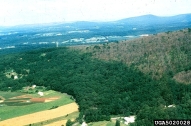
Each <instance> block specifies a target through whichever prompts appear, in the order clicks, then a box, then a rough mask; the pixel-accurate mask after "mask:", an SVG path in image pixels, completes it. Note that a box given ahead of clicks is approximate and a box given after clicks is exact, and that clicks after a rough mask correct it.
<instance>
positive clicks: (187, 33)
mask: <svg viewBox="0 0 191 126" xmlns="http://www.w3.org/2000/svg"><path fill="white" fill-rule="evenodd" d="M190 43H191V29H184V30H179V31H174V32H165V33H158V34H154V35H149V36H148V37H141V38H138V39H133V40H127V41H120V42H117V43H105V44H100V45H95V46H87V47H83V46H82V47H80V48H78V47H76V48H77V49H80V50H83V51H84V52H85V53H92V57H94V58H98V59H102V60H115V61H119V62H122V63H125V64H127V65H128V66H130V65H133V66H136V67H137V68H138V69H139V70H141V71H142V72H143V73H145V74H148V75H150V76H151V77H152V78H161V77H163V76H168V77H174V76H175V79H177V80H179V81H180V80H181V79H180V78H179V77H180V76H178V75H177V74H180V73H182V72H183V71H185V72H186V71H188V72H189V70H191V45H190ZM188 72H187V73H188ZM188 81H189V82H190V80H189V79H187V80H182V81H181V82H185V83H187V82H188Z"/></svg>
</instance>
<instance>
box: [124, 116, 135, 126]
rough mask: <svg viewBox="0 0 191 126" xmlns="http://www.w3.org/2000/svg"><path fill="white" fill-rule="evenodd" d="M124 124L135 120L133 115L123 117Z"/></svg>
mask: <svg viewBox="0 0 191 126" xmlns="http://www.w3.org/2000/svg"><path fill="white" fill-rule="evenodd" d="M124 120H125V124H126V125H128V124H129V123H134V122H135V116H129V117H124Z"/></svg>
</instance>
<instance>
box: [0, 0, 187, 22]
mask: <svg viewBox="0 0 191 126" xmlns="http://www.w3.org/2000/svg"><path fill="white" fill-rule="evenodd" d="M0 5H1V7H0V26H9V25H20V24H34V23H49V22H69V21H82V20H83V21H109V20H117V19H122V18H127V17H134V16H139V15H145V14H154V15H158V16H170V15H177V14H184V13H191V0H0Z"/></svg>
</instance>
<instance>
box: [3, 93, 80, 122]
mask: <svg viewBox="0 0 191 126" xmlns="http://www.w3.org/2000/svg"><path fill="white" fill-rule="evenodd" d="M0 101H1V102H0V119H1V121H0V125H7V124H11V123H13V122H14V124H15V122H18V120H19V119H20V120H22V121H20V122H23V124H21V125H27V124H31V123H37V122H41V121H45V120H51V119H54V118H59V117H62V116H66V115H67V114H70V113H73V112H78V105H77V104H76V103H75V102H74V100H72V99H71V96H69V95H67V94H63V93H60V92H56V91H53V90H49V91H44V92H43V96H40V95H39V94H37V93H34V94H27V93H21V92H0ZM35 114H38V116H37V115H35ZM39 115H41V116H39ZM45 115H46V116H45ZM35 117H37V119H36V120H35ZM41 117H42V118H41ZM76 117H77V116H75V118H76ZM29 118H30V119H29ZM24 120H27V121H24ZM18 125H20V124H18Z"/></svg>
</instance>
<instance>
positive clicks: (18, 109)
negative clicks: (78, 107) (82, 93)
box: [0, 90, 74, 120]
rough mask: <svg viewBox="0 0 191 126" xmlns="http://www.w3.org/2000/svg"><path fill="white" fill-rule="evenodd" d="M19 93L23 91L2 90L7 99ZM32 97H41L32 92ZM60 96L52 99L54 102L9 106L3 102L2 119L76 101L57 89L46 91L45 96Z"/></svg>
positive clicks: (0, 113)
mask: <svg viewBox="0 0 191 126" xmlns="http://www.w3.org/2000/svg"><path fill="white" fill-rule="evenodd" d="M19 95H23V93H17V92H0V96H3V97H4V98H5V99H7V98H11V97H16V96H19ZM31 96H32V97H37V96H38V97H39V95H37V94H31ZM53 96H58V97H60V98H59V99H58V100H55V101H52V102H46V103H34V104H28V105H22V106H8V105H6V104H4V103H1V106H0V118H1V120H6V119H10V118H14V117H18V116H22V115H26V114H31V113H34V112H39V111H43V110H49V109H50V108H52V107H53V106H63V105H66V104H69V103H72V102H74V101H73V100H71V99H70V96H68V95H67V94H62V93H59V92H56V91H52V90H50V91H46V92H44V96H43V97H53Z"/></svg>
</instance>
